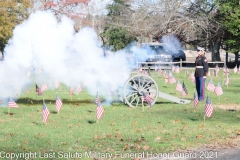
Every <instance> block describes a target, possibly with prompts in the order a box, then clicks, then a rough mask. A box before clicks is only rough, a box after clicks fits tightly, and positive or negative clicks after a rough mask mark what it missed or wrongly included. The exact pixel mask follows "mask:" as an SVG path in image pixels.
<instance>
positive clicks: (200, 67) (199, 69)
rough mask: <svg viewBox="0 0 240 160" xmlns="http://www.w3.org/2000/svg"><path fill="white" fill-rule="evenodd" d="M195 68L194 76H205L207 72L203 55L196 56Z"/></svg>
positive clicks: (206, 64)
mask: <svg viewBox="0 0 240 160" xmlns="http://www.w3.org/2000/svg"><path fill="white" fill-rule="evenodd" d="M195 64H196V69H195V77H203V76H206V74H207V72H208V63H207V59H206V57H205V56H198V57H197V58H196V61H195Z"/></svg>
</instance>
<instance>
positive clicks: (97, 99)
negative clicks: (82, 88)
mask: <svg viewBox="0 0 240 160" xmlns="http://www.w3.org/2000/svg"><path fill="white" fill-rule="evenodd" d="M98 101H100V100H99V96H98V92H97V95H96V99H95V103H96V104H98Z"/></svg>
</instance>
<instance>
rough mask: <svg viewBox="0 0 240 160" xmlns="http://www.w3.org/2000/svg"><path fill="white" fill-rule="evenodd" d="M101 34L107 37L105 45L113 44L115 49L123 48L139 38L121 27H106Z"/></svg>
mask: <svg viewBox="0 0 240 160" xmlns="http://www.w3.org/2000/svg"><path fill="white" fill-rule="evenodd" d="M101 36H102V37H104V38H106V39H107V42H106V44H105V45H108V46H113V50H114V51H117V50H120V49H123V48H125V47H126V46H127V45H129V44H130V43H131V42H133V41H136V40H137V39H136V37H134V36H131V35H129V34H128V32H127V31H126V30H125V29H123V28H121V27H115V28H112V29H107V28H106V30H105V31H104V32H103V33H102V34H101Z"/></svg>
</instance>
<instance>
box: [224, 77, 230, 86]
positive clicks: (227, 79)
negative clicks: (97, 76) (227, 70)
mask: <svg viewBox="0 0 240 160" xmlns="http://www.w3.org/2000/svg"><path fill="white" fill-rule="evenodd" d="M229 82H230V81H229V78H228V76H227V78H226V83H225V85H228V84H229Z"/></svg>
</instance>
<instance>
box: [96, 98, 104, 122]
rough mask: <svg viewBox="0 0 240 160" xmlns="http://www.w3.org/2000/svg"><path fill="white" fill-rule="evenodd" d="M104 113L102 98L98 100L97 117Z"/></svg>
mask: <svg viewBox="0 0 240 160" xmlns="http://www.w3.org/2000/svg"><path fill="white" fill-rule="evenodd" d="M103 113H104V108H103V107H102V103H101V102H100V100H98V103H97V112H96V116H97V119H100V118H101V117H102V115H103Z"/></svg>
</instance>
